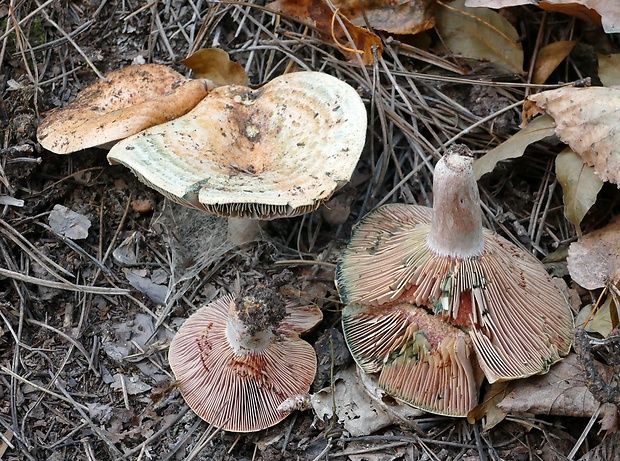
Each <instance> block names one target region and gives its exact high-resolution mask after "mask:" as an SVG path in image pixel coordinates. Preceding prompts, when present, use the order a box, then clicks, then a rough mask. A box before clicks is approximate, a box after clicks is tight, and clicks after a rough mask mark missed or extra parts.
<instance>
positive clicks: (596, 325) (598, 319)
mask: <svg viewBox="0 0 620 461" xmlns="http://www.w3.org/2000/svg"><path fill="white" fill-rule="evenodd" d="M612 304H613V297H612V296H608V297H607V299H606V300H605V302H604V303H603V305H602V306H599V307H598V309H597V310H596V312H595V313H594V314H592V309H593V307H592V304H588V305H587V306H584V307H583V309H581V310H580V311H579V314H577V317H576V318H575V326H577V327H580V328H583V329H584V330H586V331H587V332H588V333H598V334H599V335H601V336H602V337H603V338H606V337H607V336H608V335H609V333H611V330H613V328H614V326H613V322H612V320H611V308H612ZM613 308H614V309H616V306H615V305H614V306H613Z"/></svg>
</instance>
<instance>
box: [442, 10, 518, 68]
mask: <svg viewBox="0 0 620 461" xmlns="http://www.w3.org/2000/svg"><path fill="white" fill-rule="evenodd" d="M435 21H436V24H435V28H436V29H437V31H438V33H439V35H440V36H441V39H442V41H443V43H444V44H445V45H446V46H447V47H448V49H449V50H450V51H451V52H453V53H455V54H458V55H461V56H462V57H464V58H471V59H479V60H486V61H490V62H491V63H493V64H495V65H497V66H499V67H502V68H505V69H507V70H509V71H511V72H516V73H522V72H523V49H522V48H521V45H520V44H519V43H518V41H519V34H517V31H516V30H515V29H514V27H512V25H511V24H510V22H508V20H507V19H506V18H504V17H503V16H501V15H500V14H499V13H497V12H496V11H493V10H490V9H487V8H467V7H466V6H465V4H464V0H456V1H454V2H451V3H449V4H448V3H442V2H438V5H437V10H436V13H435Z"/></svg>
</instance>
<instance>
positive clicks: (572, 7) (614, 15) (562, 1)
mask: <svg viewBox="0 0 620 461" xmlns="http://www.w3.org/2000/svg"><path fill="white" fill-rule="evenodd" d="M466 4H467V6H471V7H480V6H484V7H487V8H504V7H508V6H517V5H537V6H539V7H540V8H542V9H544V10H548V11H554V12H556V13H564V14H568V15H571V16H575V17H577V18H579V19H581V20H584V21H587V22H590V23H594V24H599V25H600V24H602V25H603V29H604V30H605V32H606V33H608V34H612V33H617V32H620V2H617V1H615V0H546V1H540V0H467V1H466Z"/></svg>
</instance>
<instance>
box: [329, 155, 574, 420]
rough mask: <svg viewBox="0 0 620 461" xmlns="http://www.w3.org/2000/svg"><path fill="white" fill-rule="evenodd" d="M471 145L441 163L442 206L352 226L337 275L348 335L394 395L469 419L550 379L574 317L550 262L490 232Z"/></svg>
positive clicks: (364, 363)
mask: <svg viewBox="0 0 620 461" xmlns="http://www.w3.org/2000/svg"><path fill="white" fill-rule="evenodd" d="M472 162H473V159H472V158H471V156H470V153H469V150H468V149H467V148H466V147H465V146H457V147H454V148H452V149H451V150H450V152H448V154H447V155H446V156H445V157H443V158H442V159H441V160H440V161H439V162H438V163H437V166H436V167H435V173H434V184H433V201H434V203H433V208H432V209H430V208H427V207H421V206H415V205H400V204H394V205H386V206H383V207H381V208H378V209H377V210H375V211H374V212H371V213H369V214H368V215H366V216H365V217H364V218H363V219H362V220H361V222H360V223H359V224H358V225H357V227H356V228H355V229H354V230H353V235H352V237H351V241H350V242H349V244H348V246H347V248H346V250H345V251H344V254H343V255H342V258H341V261H340V262H339V264H338V267H337V273H336V281H337V285H338V290H339V292H340V296H341V298H342V301H343V303H345V304H346V307H345V309H344V311H343V314H342V315H343V328H344V333H345V338H346V340H347V343H348V345H349V348H350V349H351V352H352V354H353V356H354V358H355V360H356V362H357V363H358V365H359V366H360V367H361V368H362V369H363V370H364V371H365V372H367V373H376V372H379V373H380V375H379V382H380V385H381V386H382V387H384V388H385V389H386V390H387V391H388V392H389V393H390V394H392V395H394V396H395V397H397V398H399V399H401V400H403V401H405V402H408V403H410V404H412V405H414V406H418V407H420V408H423V409H425V410H427V411H430V412H433V413H439V414H447V415H452V416H465V415H466V414H467V412H468V411H469V410H471V409H472V408H473V406H475V405H476V403H477V399H478V389H479V386H480V382H481V374H480V372H479V371H477V370H482V372H483V373H484V376H486V378H487V380H488V381H489V382H491V383H493V382H496V381H503V380H512V379H518V378H524V377H527V376H530V375H534V374H538V373H545V372H547V371H548V370H549V367H550V366H551V365H552V364H553V363H555V362H557V361H558V360H560V358H561V357H563V356H565V355H566V354H567V353H568V351H569V349H570V346H571V341H572V331H573V317H572V312H571V310H570V308H569V306H568V303H567V301H566V299H565V298H564V296H563V294H562V293H561V292H560V291H559V289H558V288H556V286H555V285H554V284H553V282H552V281H551V278H550V277H549V275H548V274H547V272H546V271H545V269H544V267H543V266H542V265H541V264H540V262H539V261H538V260H537V259H536V258H534V257H533V256H532V255H530V254H528V253H525V252H523V251H522V250H520V249H519V248H518V247H516V246H515V245H513V244H511V243H510V242H508V241H507V240H505V239H504V238H502V237H500V236H498V235H497V234H495V233H493V232H491V231H489V230H487V229H485V228H483V226H482V214H481V211H480V203H479V202H480V198H479V193H478V188H477V185H476V181H475V178H474V173H473V170H472Z"/></svg>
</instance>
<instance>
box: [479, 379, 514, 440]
mask: <svg viewBox="0 0 620 461" xmlns="http://www.w3.org/2000/svg"><path fill="white" fill-rule="evenodd" d="M514 383H515V381H501V382H495V383H493V384H491V385H490V386H489V389H488V390H487V391H486V393H485V394H484V398H483V399H482V402H481V403H479V404H478V405H477V406H476V407H475V408H474V409H473V410H471V411H470V412H469V414H468V415H467V421H468V422H469V423H470V424H474V422H475V421H478V420H482V428H483V430H485V431H488V430H490V429H492V428H493V427H495V426H496V425H498V424H499V423H501V422H502V421H503V420H504V418H506V415H507V414H508V412H506V411H504V410H501V409H500V408H499V407H498V406H497V404H498V403H500V402H501V401H502V400H504V398H505V397H506V395H507V394H508V393H509V392H510V390H511V389H512V386H513V385H514Z"/></svg>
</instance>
